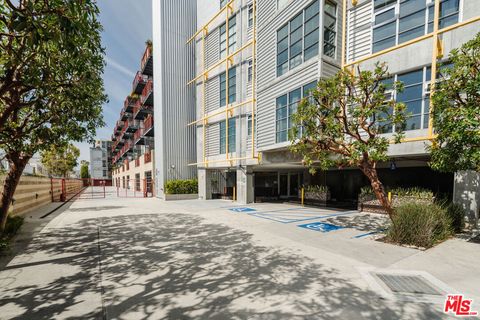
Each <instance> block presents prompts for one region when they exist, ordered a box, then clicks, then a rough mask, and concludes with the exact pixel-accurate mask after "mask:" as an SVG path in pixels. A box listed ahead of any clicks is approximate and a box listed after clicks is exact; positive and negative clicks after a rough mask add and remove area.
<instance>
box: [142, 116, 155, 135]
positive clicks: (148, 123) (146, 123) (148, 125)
mask: <svg viewBox="0 0 480 320" xmlns="http://www.w3.org/2000/svg"><path fill="white" fill-rule="evenodd" d="M143 127H144V128H145V131H147V130H149V129H151V128H152V127H153V116H152V115H151V114H149V115H148V116H147V118H146V119H145V121H144V122H143Z"/></svg>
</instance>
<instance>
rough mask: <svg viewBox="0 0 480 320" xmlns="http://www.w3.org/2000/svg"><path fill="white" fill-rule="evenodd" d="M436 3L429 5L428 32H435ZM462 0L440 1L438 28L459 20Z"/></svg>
mask: <svg viewBox="0 0 480 320" xmlns="http://www.w3.org/2000/svg"><path fill="white" fill-rule="evenodd" d="M434 8H435V6H434V4H432V5H430V6H429V7H428V32H433V16H434V12H433V10H434ZM459 10H460V0H443V1H441V2H440V17H439V21H438V22H439V23H438V28H439V29H442V28H445V27H448V26H451V25H452V24H455V23H457V22H458V19H459Z"/></svg>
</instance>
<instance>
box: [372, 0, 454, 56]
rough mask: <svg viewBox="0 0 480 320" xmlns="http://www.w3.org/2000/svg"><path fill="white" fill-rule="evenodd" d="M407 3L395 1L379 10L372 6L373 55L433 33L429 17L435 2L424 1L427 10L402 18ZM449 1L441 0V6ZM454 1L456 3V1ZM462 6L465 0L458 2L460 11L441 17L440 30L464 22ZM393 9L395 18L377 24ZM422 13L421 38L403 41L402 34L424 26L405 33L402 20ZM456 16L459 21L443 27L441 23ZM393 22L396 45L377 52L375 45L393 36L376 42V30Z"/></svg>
mask: <svg viewBox="0 0 480 320" xmlns="http://www.w3.org/2000/svg"><path fill="white" fill-rule="evenodd" d="M407 1H408V0H395V1H394V2H393V3H390V4H388V5H387V6H385V7H382V8H380V9H378V10H376V9H375V4H373V5H372V21H371V23H372V28H371V53H376V52H379V51H382V50H386V49H388V48H392V47H395V46H397V45H399V44H402V43H404V42H407V41H411V40H413V39H417V38H419V37H422V36H424V35H427V34H430V33H432V31H430V30H429V29H430V28H429V25H430V23H432V22H433V20H431V21H430V19H429V16H430V9H431V8H432V7H434V6H435V2H434V0H423V1H425V8H422V9H421V10H417V11H415V12H411V13H409V14H408V15H406V16H404V17H401V16H400V10H401V5H402V3H406V2H407ZM416 1H419V0H416ZM447 1H450V0H441V1H440V5H442V3H444V2H447ZM454 1H456V0H454ZM462 5H463V0H458V10H457V11H455V12H454V13H450V14H448V15H446V16H443V17H442V16H440V17H439V28H440V29H442V28H445V27H448V26H450V25H452V24H456V23H459V22H460V21H461V20H462ZM392 9H394V17H393V18H391V19H389V20H385V21H382V22H380V23H378V24H375V21H376V20H377V19H376V18H377V16H379V15H381V14H384V13H385V12H387V11H389V10H392ZM422 11H423V12H424V19H423V27H424V28H423V33H422V34H421V35H419V36H415V37H413V38H408V39H406V40H403V41H401V35H402V34H407V33H408V32H411V31H413V30H415V29H417V28H419V27H421V26H422V25H417V26H415V27H411V28H408V29H405V30H403V31H400V26H401V19H404V18H406V17H409V16H412V15H414V14H416V13H418V12H422ZM441 13H442V12H441V7H440V15H441ZM455 15H456V16H457V21H456V22H455V23H452V24H449V25H446V26H443V27H441V23H442V21H443V20H445V19H448V18H450V17H453V16H455ZM392 22H393V23H394V24H395V33H394V38H395V41H394V43H393V44H392V45H388V46H386V47H383V48H381V49H379V50H375V44H377V43H380V42H382V41H384V40H387V39H389V38H392V36H386V37H384V38H382V39H380V40H376V41H374V35H375V30H377V29H379V28H381V27H383V26H385V25H387V24H390V23H392Z"/></svg>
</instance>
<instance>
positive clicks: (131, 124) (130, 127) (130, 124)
mask: <svg viewBox="0 0 480 320" xmlns="http://www.w3.org/2000/svg"><path fill="white" fill-rule="evenodd" d="M138 127H139V125H138V121H135V120H133V119H130V120H127V121H125V129H124V130H125V132H126V133H134V132H135V131H137V129H138Z"/></svg>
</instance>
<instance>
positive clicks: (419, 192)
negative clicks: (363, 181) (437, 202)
mask: <svg viewBox="0 0 480 320" xmlns="http://www.w3.org/2000/svg"><path fill="white" fill-rule="evenodd" d="M385 190H386V192H387V193H388V192H391V193H392V194H393V195H396V196H399V197H413V198H420V199H428V200H431V199H432V198H433V196H434V195H433V192H432V191H431V190H428V189H425V188H420V187H413V188H389V187H386V188H385ZM374 195H375V194H374V193H373V190H372V187H370V186H365V187H362V188H360V196H374Z"/></svg>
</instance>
